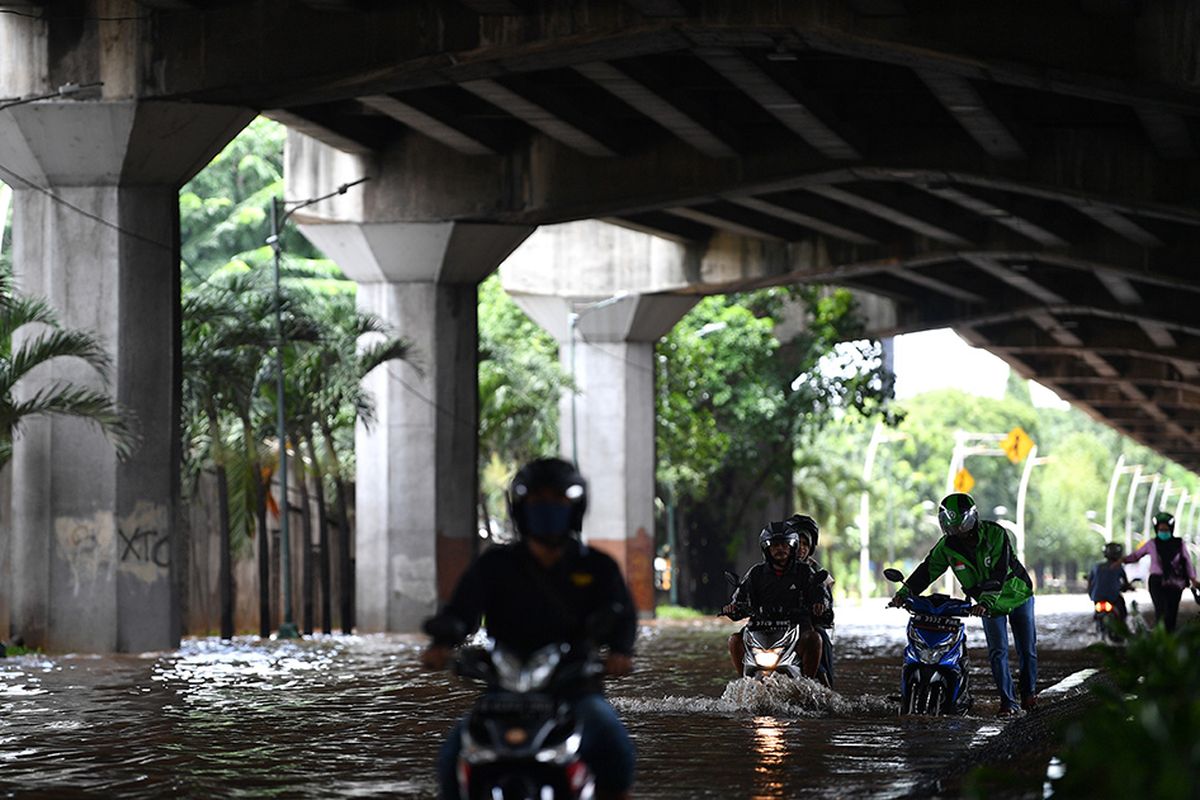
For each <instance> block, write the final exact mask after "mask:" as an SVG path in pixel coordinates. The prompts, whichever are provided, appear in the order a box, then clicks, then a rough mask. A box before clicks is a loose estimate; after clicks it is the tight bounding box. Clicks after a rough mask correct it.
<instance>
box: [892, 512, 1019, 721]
mask: <svg viewBox="0 0 1200 800" xmlns="http://www.w3.org/2000/svg"><path fill="white" fill-rule="evenodd" d="M938 524H939V525H940V526H941V529H942V534H943V535H942V538H941V539H939V540H938V542H937V544H935V545H934V546H933V549H932V550H930V551H929V555H927V556H925V560H924V561H923V562H921V564H920V565H919V566H917V568H916V569H915V570H913V572H912V574H911V575H909V576H908V579H907V580H906V581H905V585H904V586H902V587H900V591H898V592H896V595H895V597H893V598H892V600H891V602H890V603H888V605H889V606H893V607H899V606H902V605H904V598H906V597H908V596H909V595H910V594H920V593H921V592H922V591H924V590H925V587H927V586H929V585H930V584H931V583H933V582H934V581H935V580H937V579H938V578H939V577H940V576H941V574H942V573H943V572H945V571H946V570H947V569H949V570H952V571H953V573H954V577H956V578H958V582H959V584H960V585H961V586H962V589H963V592H964V593H965V594H966V595H967V597H969V598H971V599H972V600H974V601H975V606H974V608H972V609H971V613H972V614H974V615H975V616H980V617H983V632H984V635H985V636H986V637H987V645H988V661H989V662H990V663H991V667H992V678H993V679H994V680H995V681H996V688H997V689H998V690H999V691H1000V716H1008V715H1011V714H1017V713H1020V711H1019V709H1018V706H1017V700H1016V698H1015V697H1014V696H1013V684H1012V676H1011V674H1010V673H1009V671H1008V624H1009V623H1010V624H1011V625H1012V631H1013V639H1014V643H1015V644H1016V646H1017V655H1018V657H1019V661H1020V665H1021V675H1020V689H1021V703H1020V708H1023V709H1025V710H1030V709H1032V708H1034V707H1035V706H1036V705H1037V625H1036V622H1035V621H1034V613H1033V581H1031V580H1030V579H1029V573H1028V572H1026V571H1025V565H1024V564H1022V563H1021V562H1020V561H1019V560H1018V559H1017V555H1016V553H1014V552H1013V549H1012V543H1011V542H1010V541H1009V539H1008V532H1007V531H1006V530H1004V528H1002V527H1001V526H1000V525H999V524H998V523H996V522H993V521H991V520H981V519H980V518H979V510H978V508H976V506H975V501H974V500H973V499H972V498H971V496H970V495H969V494H962V493H960V492H956V493H954V494H950V495H947V496H946V497H945V498H944V499H943V500H942V502H941V504H940V505H939V506H938Z"/></svg>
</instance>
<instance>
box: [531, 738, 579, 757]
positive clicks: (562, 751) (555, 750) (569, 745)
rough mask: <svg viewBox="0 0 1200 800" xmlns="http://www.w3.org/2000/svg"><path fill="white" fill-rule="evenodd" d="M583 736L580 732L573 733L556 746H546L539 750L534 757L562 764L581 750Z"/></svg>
mask: <svg viewBox="0 0 1200 800" xmlns="http://www.w3.org/2000/svg"><path fill="white" fill-rule="evenodd" d="M581 738H582V737H581V736H580V735H579V734H578V733H572V734H571V735H570V736H568V737H567V738H566V739H563V740H562V741H561V742H559V743H558V744H557V745H555V746H554V747H546V748H543V749H541V750H538V752H537V755H535V756H534V758H535V759H537V760H538V761H541V762H542V763H554V764H562V763H565V762H567V761H570V760H571V759H573V758H574V757H575V754H576V753H578V752H579V742H580V740H581Z"/></svg>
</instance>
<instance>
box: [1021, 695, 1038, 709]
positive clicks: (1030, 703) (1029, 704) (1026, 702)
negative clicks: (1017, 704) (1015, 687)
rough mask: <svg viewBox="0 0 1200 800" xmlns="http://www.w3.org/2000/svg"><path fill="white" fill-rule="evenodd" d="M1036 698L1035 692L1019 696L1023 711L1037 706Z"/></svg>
mask: <svg viewBox="0 0 1200 800" xmlns="http://www.w3.org/2000/svg"><path fill="white" fill-rule="evenodd" d="M1037 704H1038V699H1037V695H1036V694H1031V695H1028V696H1026V697H1023V698H1021V709H1022V710H1024V711H1033V710H1034V709H1035V708H1037Z"/></svg>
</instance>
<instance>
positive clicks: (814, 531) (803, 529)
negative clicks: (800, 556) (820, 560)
mask: <svg viewBox="0 0 1200 800" xmlns="http://www.w3.org/2000/svg"><path fill="white" fill-rule="evenodd" d="M783 524H784V525H786V526H787V527H788V528H789V529H791V530H794V531H795V532H796V533H798V534H799V535H800V536H801V538H807V539H808V552H809V554H810V555H811V554H812V551H813V550H816V549H817V541H818V540H819V539H820V538H821V529H820V528H818V527H817V521H816V520H815V519H813V518H812V517H810V516H807V515H805V514H792V515H791V516H790V517H788V518H787V519H785V520H784V521H783Z"/></svg>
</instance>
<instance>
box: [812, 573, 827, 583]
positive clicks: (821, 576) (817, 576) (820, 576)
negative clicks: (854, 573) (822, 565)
mask: <svg viewBox="0 0 1200 800" xmlns="http://www.w3.org/2000/svg"><path fill="white" fill-rule="evenodd" d="M828 579H829V570H825V569H819V570H817V571H816V572H815V573H814V574H813V583H814V584H821V583H824V582H825V581H826V580H828Z"/></svg>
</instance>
